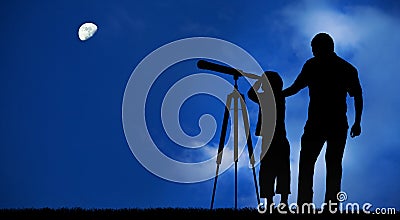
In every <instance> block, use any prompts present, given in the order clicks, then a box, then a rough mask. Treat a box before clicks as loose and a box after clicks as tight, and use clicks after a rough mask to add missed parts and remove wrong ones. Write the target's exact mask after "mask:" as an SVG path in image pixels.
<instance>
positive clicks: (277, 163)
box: [247, 71, 290, 208]
mask: <svg viewBox="0 0 400 220" xmlns="http://www.w3.org/2000/svg"><path fill="white" fill-rule="evenodd" d="M267 80H268V81H269V83H270V86H271V87H272V91H273V94H274V98H275V103H276V125H275V132H274V136H273V138H272V141H271V144H270V146H269V147H268V146H266V145H267V144H266V143H267V141H266V140H267V138H268V137H267V136H266V135H264V134H263V132H262V129H261V128H262V126H263V125H262V121H264V123H272V122H268V121H265V120H262V117H263V114H264V115H266V114H267V113H264V112H265V111H268V109H269V108H272V107H273V106H266V99H267V97H266V95H267V93H266V92H265V90H266V89H267V88H268V87H267V86H268V82H267ZM260 87H261V89H262V90H263V92H258V90H259V89H260ZM282 88H283V81H282V78H281V77H280V76H279V74H278V73H277V72H273V71H265V72H264V74H263V76H262V77H260V78H259V79H258V80H257V81H256V82H255V83H254V85H253V86H252V87H251V88H250V89H249V91H248V92H247V95H248V97H249V99H250V100H252V101H254V102H256V103H257V104H258V106H259V109H258V122H257V127H256V133H255V134H256V136H261V137H262V138H263V140H262V152H261V155H264V157H262V158H261V162H260V170H259V185H260V194H261V195H260V197H261V198H266V201H267V204H265V205H266V206H265V207H266V208H270V207H269V206H271V204H272V203H273V197H274V196H275V193H276V194H280V195H281V198H280V199H281V200H280V203H281V205H282V204H284V205H285V206H283V207H282V208H285V207H286V208H287V207H288V197H289V194H290V145H289V141H288V140H287V138H286V128H285V109H286V106H285V97H284V96H283V94H282ZM261 106H262V108H261ZM262 111H263V112H262ZM264 130H265V129H264ZM275 181H276V190H275V189H274V187H275Z"/></svg>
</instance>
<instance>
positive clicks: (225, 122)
mask: <svg viewBox="0 0 400 220" xmlns="http://www.w3.org/2000/svg"><path fill="white" fill-rule="evenodd" d="M230 106H231V95H228V98H227V100H226V107H225V111H224V119H223V122H222V128H221V136H220V139H219V146H218V155H217V170H216V172H215V178H214V188H213V193H212V198H211V206H210V209H213V207H214V197H215V190H216V187H217V180H218V172H219V165H220V164H221V161H222V153H223V150H224V146H225V137H226V130H227V127H228V119H229V109H230Z"/></svg>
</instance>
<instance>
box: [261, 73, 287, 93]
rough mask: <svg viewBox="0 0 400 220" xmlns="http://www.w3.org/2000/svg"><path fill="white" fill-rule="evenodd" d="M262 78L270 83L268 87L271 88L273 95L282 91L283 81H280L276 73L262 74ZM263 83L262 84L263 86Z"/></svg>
mask: <svg viewBox="0 0 400 220" xmlns="http://www.w3.org/2000/svg"><path fill="white" fill-rule="evenodd" d="M264 76H265V77H266V79H268V81H269V83H270V86H271V88H272V91H273V92H274V93H276V92H281V91H282V88H283V81H282V78H281V77H280V76H279V74H278V73H277V72H274V71H265V72H264ZM266 79H265V80H266ZM264 83H265V82H263V86H265V85H264ZM264 88H265V87H264Z"/></svg>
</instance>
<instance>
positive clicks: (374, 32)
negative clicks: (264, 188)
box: [281, 1, 400, 208]
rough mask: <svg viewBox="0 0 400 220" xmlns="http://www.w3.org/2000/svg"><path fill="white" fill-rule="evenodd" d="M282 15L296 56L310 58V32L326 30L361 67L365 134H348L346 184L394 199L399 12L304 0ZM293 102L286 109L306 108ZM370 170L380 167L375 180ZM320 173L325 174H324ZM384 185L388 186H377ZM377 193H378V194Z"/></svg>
mask: <svg viewBox="0 0 400 220" xmlns="http://www.w3.org/2000/svg"><path fill="white" fill-rule="evenodd" d="M281 16H282V19H281V20H282V24H281V25H282V26H284V27H286V28H287V29H291V30H292V31H293V35H291V36H290V37H289V38H290V39H289V41H290V42H291V44H289V45H290V47H291V49H292V50H294V51H296V54H297V56H298V59H303V60H304V61H305V60H306V59H308V58H309V56H310V51H311V49H310V40H311V39H312V37H313V36H314V35H315V34H316V33H319V32H327V33H329V34H330V35H331V36H332V37H333V38H334V41H335V50H336V52H337V53H338V55H339V56H342V57H343V58H345V59H346V60H348V61H349V62H350V63H352V64H354V65H355V66H356V67H357V69H358V70H359V77H360V81H361V84H362V86H363V94H364V111H363V120H362V126H363V133H362V135H361V136H360V137H358V138H356V139H351V138H349V139H348V144H347V147H346V152H345V157H344V161H343V164H344V177H343V187H345V188H347V189H349V190H351V192H349V193H350V194H351V193H354V194H352V195H349V196H350V197H353V198H354V199H359V200H362V199H366V198H370V199H376V200H375V201H376V202H381V203H384V201H383V200H390V199H391V200H392V201H395V200H393V199H392V197H393V196H390V195H391V194H393V190H391V189H392V188H398V186H396V184H395V182H397V181H398V179H399V178H400V175H399V172H398V171H396V170H398V165H399V163H397V162H395V161H394V160H393V157H388V156H387V155H397V156H399V152H398V149H397V148H398V146H399V144H400V140H399V139H398V133H399V132H400V129H399V128H400V127H399V125H398V121H399V120H400V116H399V115H398V112H400V99H399V98H398V96H397V94H400V87H399V86H398V82H400V75H399V74H398V70H399V69H400V63H399V62H398V57H399V49H400V19H399V17H397V16H395V15H393V14H388V13H386V12H385V11H383V10H382V9H380V8H379V7H375V6H370V5H353V6H350V5H347V6H344V7H340V6H338V5H334V4H332V3H328V2H327V1H318V3H315V2H313V1H300V2H297V3H295V4H291V5H289V6H287V7H286V8H284V9H283V10H282V13H281ZM307 49H308V50H307ZM295 74H297V73H295ZM299 98H300V97H296V99H299ZM291 102H293V103H298V102H299V101H296V100H294V98H293V101H292V99H291V100H289V101H288V106H287V108H288V109H289V108H294V109H289V110H288V113H290V112H305V111H306V108H305V107H304V106H299V105H295V104H293V105H292V104H291ZM348 104H349V108H348V109H349V112H348V116H349V117H348V118H349V123H350V125H351V124H352V122H353V120H354V111H353V109H354V108H353V102H352V99H349V100H348ZM299 115H302V114H301V113H299ZM290 117H291V116H290V115H289V118H290ZM304 123H305V122H304ZM291 125H293V123H292V122H291V121H288V120H287V127H288V128H289V129H288V130H289V131H290V132H292V131H294V130H295V129H294V128H293V127H291ZM296 131H297V132H301V129H300V128H296ZM290 132H289V133H290ZM383 155H386V156H385V157H383ZM322 156H323V155H322ZM381 163H385V164H390V166H384V167H383V166H381V165H379V164H381ZM377 167H380V171H378V170H376V168H377ZM321 169H322V168H321V167H320V166H317V169H316V175H319V174H318V173H320V172H322V171H323V170H321ZM371 170H374V171H376V172H378V173H377V175H378V176H374V177H373V179H375V180H376V181H370V179H371V173H370V172H371ZM355 177H357V178H355ZM319 178H322V179H324V177H323V176H319V177H318V179H319ZM315 179H316V178H315ZM317 184H319V186H318V185H317V186H316V187H317V190H316V195H323V194H324V186H323V187H320V184H322V182H321V183H317ZM381 185H385V186H386V187H379V186H381ZM371 189H374V190H371ZM377 194H379V195H380V196H379V197H376V195H377ZM383 195H386V196H383ZM395 202H397V204H392V205H397V206H400V204H399V201H398V200H397V201H395ZM397 208H399V207H397Z"/></svg>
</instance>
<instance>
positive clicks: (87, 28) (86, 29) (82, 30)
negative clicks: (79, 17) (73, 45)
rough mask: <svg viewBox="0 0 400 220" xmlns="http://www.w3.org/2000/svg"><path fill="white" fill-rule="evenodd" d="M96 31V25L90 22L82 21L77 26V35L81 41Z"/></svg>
mask: <svg viewBox="0 0 400 220" xmlns="http://www.w3.org/2000/svg"><path fill="white" fill-rule="evenodd" d="M96 31H97V25H95V24H94V23H90V22H88V23H84V24H82V25H81V26H80V27H79V30H78V37H79V39H80V40H81V41H86V40H88V39H90V38H91V37H93V35H94V34H95V33H96Z"/></svg>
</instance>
